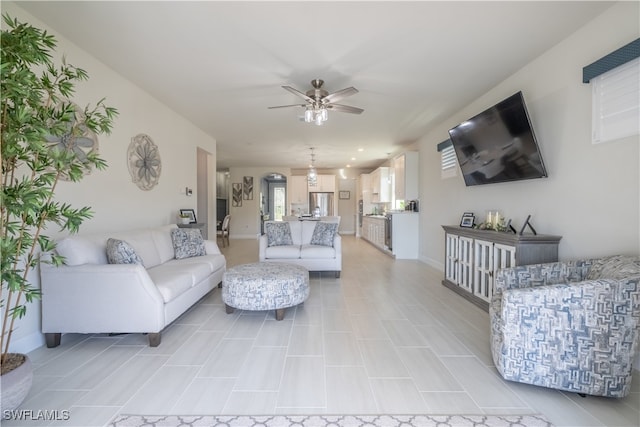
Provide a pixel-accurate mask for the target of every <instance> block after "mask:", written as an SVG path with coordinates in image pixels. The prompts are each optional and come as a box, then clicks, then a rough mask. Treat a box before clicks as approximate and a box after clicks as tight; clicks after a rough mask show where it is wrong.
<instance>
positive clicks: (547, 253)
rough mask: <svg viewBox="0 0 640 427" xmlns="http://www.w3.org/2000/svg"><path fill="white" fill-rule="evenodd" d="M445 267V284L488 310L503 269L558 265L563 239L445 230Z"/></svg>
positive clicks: (471, 229) (466, 229) (455, 228)
mask: <svg viewBox="0 0 640 427" xmlns="http://www.w3.org/2000/svg"><path fill="white" fill-rule="evenodd" d="M442 228H444V230H445V233H446V234H445V263H444V269H445V271H444V280H443V281H442V284H443V285H445V286H446V287H448V288H450V289H452V290H454V291H456V292H458V293H459V294H461V295H462V296H464V297H465V298H468V299H469V300H471V301H472V302H473V303H475V304H476V305H478V306H480V307H482V308H484V309H485V310H488V309H489V302H490V301H491V297H492V296H493V286H494V279H495V273H496V271H497V270H499V269H501V268H508V267H515V266H518V265H527V264H537V263H545V262H556V261H558V244H559V243H560V239H561V238H562V237H561V236H551V235H541V234H538V235H533V234H524V235H519V234H514V233H506V232H499V231H490V230H476V229H473V228H463V227H458V226H446V225H445V226H443V227H442Z"/></svg>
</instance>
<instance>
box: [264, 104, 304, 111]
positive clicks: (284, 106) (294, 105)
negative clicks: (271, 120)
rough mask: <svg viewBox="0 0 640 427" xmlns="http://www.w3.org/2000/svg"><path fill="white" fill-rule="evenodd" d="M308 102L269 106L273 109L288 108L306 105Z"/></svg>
mask: <svg viewBox="0 0 640 427" xmlns="http://www.w3.org/2000/svg"><path fill="white" fill-rule="evenodd" d="M306 106H307V104H291V105H276V106H275V107H267V108H268V109H270V110H272V109H274V108H288V107H306Z"/></svg>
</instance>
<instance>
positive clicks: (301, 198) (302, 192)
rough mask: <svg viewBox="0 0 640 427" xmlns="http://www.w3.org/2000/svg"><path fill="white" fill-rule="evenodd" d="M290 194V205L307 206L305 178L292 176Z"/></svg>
mask: <svg viewBox="0 0 640 427" xmlns="http://www.w3.org/2000/svg"><path fill="white" fill-rule="evenodd" d="M290 189H291V190H290V192H291V194H290V195H289V198H290V200H291V203H296V204H307V203H309V199H308V194H307V177H306V176H300V175H294V176H292V177H291V187H290Z"/></svg>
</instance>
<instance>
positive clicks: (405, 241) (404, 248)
mask: <svg viewBox="0 0 640 427" xmlns="http://www.w3.org/2000/svg"><path fill="white" fill-rule="evenodd" d="M419 227H420V224H419V214H418V213H416V212H401V213H394V214H392V215H391V253H392V254H393V256H394V257H396V259H418V237H419V235H420V233H419Z"/></svg>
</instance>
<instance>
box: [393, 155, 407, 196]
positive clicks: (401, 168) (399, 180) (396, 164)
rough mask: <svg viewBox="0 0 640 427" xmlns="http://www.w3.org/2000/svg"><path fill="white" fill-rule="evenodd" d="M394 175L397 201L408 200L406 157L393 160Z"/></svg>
mask: <svg viewBox="0 0 640 427" xmlns="http://www.w3.org/2000/svg"><path fill="white" fill-rule="evenodd" d="M393 175H394V177H395V180H394V183H395V188H394V189H393V191H394V193H395V196H396V200H406V198H405V155H404V154H403V155H402V156H400V157H396V158H395V159H394V160H393Z"/></svg>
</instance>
